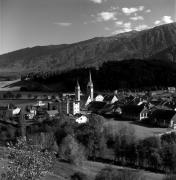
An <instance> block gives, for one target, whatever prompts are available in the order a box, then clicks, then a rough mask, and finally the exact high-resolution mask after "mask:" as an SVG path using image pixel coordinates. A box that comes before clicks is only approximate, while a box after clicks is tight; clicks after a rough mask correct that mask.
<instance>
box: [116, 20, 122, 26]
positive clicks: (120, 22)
mask: <svg viewBox="0 0 176 180" xmlns="http://www.w3.org/2000/svg"><path fill="white" fill-rule="evenodd" d="M115 25H117V26H118V25H123V21H116V22H115Z"/></svg>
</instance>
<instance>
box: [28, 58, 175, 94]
mask: <svg viewBox="0 0 176 180" xmlns="http://www.w3.org/2000/svg"><path fill="white" fill-rule="evenodd" d="M89 71H91V73H92V79H93V82H94V86H95V89H96V90H100V91H102V90H115V89H121V88H127V89H137V88H156V89H157V88H159V87H168V86H175V85H176V64H175V63H173V62H168V61H160V60H139V59H131V60H124V61H118V62H117V61H112V62H106V63H104V64H103V65H102V66H101V67H99V68H98V69H97V68H82V69H75V70H71V71H68V72H64V73H59V72H45V73H44V72H43V73H40V74H31V75H30V76H31V78H32V79H33V80H35V81H38V82H40V83H41V82H42V83H44V84H45V85H50V84H59V89H60V90H74V87H75V84H76V80H79V82H80V85H81V89H82V90H85V89H86V85H87V82H88V79H89ZM57 90H58V89H57Z"/></svg>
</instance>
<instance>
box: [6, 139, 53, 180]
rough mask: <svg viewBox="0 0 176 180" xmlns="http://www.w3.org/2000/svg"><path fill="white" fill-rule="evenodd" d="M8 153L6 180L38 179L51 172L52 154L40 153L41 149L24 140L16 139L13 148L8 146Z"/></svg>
mask: <svg viewBox="0 0 176 180" xmlns="http://www.w3.org/2000/svg"><path fill="white" fill-rule="evenodd" d="M8 153H9V164H8V165H9V166H8V167H7V168H6V171H7V179H8V180H16V179H18V180H29V179H31V180H34V179H40V178H41V177H42V176H44V175H45V174H46V173H48V172H51V170H52V168H53V165H54V161H55V156H54V155H53V154H52V153H50V152H47V151H45V152H42V151H41V147H39V146H34V145H32V143H31V141H27V140H26V138H21V139H18V140H17V144H16V145H15V146H9V147H8Z"/></svg>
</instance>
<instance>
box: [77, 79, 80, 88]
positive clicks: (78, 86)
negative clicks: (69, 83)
mask: <svg viewBox="0 0 176 180" xmlns="http://www.w3.org/2000/svg"><path fill="white" fill-rule="evenodd" d="M77 88H80V85H79V81H78V80H77Z"/></svg>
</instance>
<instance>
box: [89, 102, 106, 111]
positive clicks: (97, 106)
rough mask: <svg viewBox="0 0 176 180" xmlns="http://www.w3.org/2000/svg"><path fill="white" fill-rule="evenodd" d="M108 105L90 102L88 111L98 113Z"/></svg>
mask: <svg viewBox="0 0 176 180" xmlns="http://www.w3.org/2000/svg"><path fill="white" fill-rule="evenodd" d="M105 105H106V103H105V102H98V101H93V102H90V103H89V105H88V110H90V111H98V110H100V109H102V108H103V107H104V106H105Z"/></svg>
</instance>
